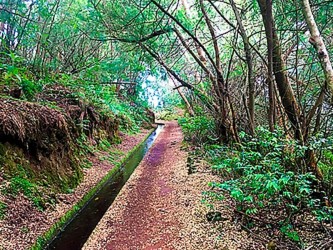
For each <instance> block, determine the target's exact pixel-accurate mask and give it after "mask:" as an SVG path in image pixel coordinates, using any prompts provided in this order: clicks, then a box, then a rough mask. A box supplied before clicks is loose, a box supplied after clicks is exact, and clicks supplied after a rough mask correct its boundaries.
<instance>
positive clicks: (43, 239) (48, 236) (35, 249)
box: [29, 127, 156, 250]
mask: <svg viewBox="0 0 333 250" xmlns="http://www.w3.org/2000/svg"><path fill="white" fill-rule="evenodd" d="M155 130H156V127H154V128H152V129H151V130H150V131H149V132H148V134H147V135H146V136H145V137H144V138H143V139H142V141H141V142H139V143H138V144H137V145H136V146H134V147H133V148H132V149H131V150H130V151H129V152H127V154H126V155H125V156H124V157H123V158H121V160H120V161H118V162H116V163H114V165H115V166H114V167H113V168H112V169H111V170H110V171H109V172H108V173H107V174H106V175H104V177H103V178H102V179H101V180H100V181H99V182H98V183H97V184H96V185H95V186H94V187H92V188H91V189H90V190H89V191H88V192H87V193H86V194H85V195H84V196H83V197H82V198H81V199H80V200H79V201H78V202H77V203H75V204H74V205H73V206H72V207H71V209H69V210H68V211H67V212H66V213H65V214H64V215H63V216H62V217H60V218H59V219H58V221H57V222H56V223H54V224H53V225H52V226H51V227H50V228H49V229H48V230H47V231H46V232H45V233H44V234H42V235H41V236H39V237H38V238H37V240H36V242H35V243H34V244H33V245H32V246H31V247H30V248H29V249H30V250H43V249H45V248H46V247H47V246H48V245H49V244H50V243H51V242H52V241H53V240H54V238H55V237H56V236H57V235H58V234H59V233H60V232H61V231H62V230H63V229H64V228H65V227H66V226H67V225H68V224H69V223H70V222H71V221H72V219H73V218H75V216H76V215H77V214H78V213H79V212H80V211H81V210H82V209H83V208H84V207H85V206H86V204H87V203H88V202H89V201H90V200H91V199H92V198H93V197H94V195H95V194H96V193H97V192H99V191H100V190H101V188H102V187H103V186H104V185H105V184H106V182H107V181H108V180H109V179H110V178H111V177H112V175H113V174H114V173H116V172H117V171H118V170H119V169H120V168H121V167H122V166H123V165H124V163H125V162H126V161H127V160H128V159H129V158H130V157H132V155H133V153H134V152H135V151H136V150H137V149H138V148H139V147H140V146H142V145H143V144H144V143H145V142H146V141H147V139H148V138H149V136H150V135H151V134H153V133H154V131H155Z"/></svg>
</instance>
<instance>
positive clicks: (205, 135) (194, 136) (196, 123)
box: [178, 115, 216, 145]
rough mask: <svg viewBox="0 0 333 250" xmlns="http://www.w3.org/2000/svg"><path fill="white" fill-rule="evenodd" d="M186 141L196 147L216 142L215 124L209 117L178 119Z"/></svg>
mask: <svg viewBox="0 0 333 250" xmlns="http://www.w3.org/2000/svg"><path fill="white" fill-rule="evenodd" d="M178 123H179V125H180V126H181V128H182V131H183V133H184V137H185V140H186V141H189V142H191V143H193V144H195V145H202V144H205V143H207V144H210V143H213V142H215V141H216V135H215V133H214V131H215V123H214V120H213V118H211V117H208V116H203V115H202V116H194V117H183V118H179V119H178Z"/></svg>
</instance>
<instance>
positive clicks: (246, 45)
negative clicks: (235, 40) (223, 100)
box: [230, 0, 255, 135]
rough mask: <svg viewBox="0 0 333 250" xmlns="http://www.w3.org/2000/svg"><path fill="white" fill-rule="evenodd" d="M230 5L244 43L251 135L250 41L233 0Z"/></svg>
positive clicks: (252, 97) (252, 87)
mask: <svg viewBox="0 0 333 250" xmlns="http://www.w3.org/2000/svg"><path fill="white" fill-rule="evenodd" d="M230 4H231V7H232V9H233V11H234V14H235V16H236V20H237V24H238V26H239V30H240V35H241V36H242V39H243V44H244V51H245V56H246V64H247V80H248V85H249V92H248V93H249V101H248V109H249V127H250V131H251V133H252V135H253V134H254V127H255V123H254V79H253V65H252V54H251V49H250V43H249V38H248V36H247V35H246V31H245V28H244V25H243V22H242V19H241V16H240V14H239V11H238V9H237V7H236V4H235V2H234V1H233V0H230Z"/></svg>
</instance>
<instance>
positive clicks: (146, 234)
mask: <svg viewBox="0 0 333 250" xmlns="http://www.w3.org/2000/svg"><path fill="white" fill-rule="evenodd" d="M182 140H183V136H182V133H181V129H180V127H179V126H178V124H177V122H167V123H166V125H165V127H164V129H163V130H162V132H161V133H160V135H159V136H158V138H157V140H156V142H155V144H154V145H153V147H152V148H151V150H150V151H149V152H148V154H147V155H146V157H145V158H144V160H143V161H142V162H141V164H140V165H139V166H138V168H137V169H136V170H135V172H134V173H133V175H132V177H131V178H130V179H129V181H128V182H127V183H126V185H125V186H124V187H123V189H122V190H121V192H120V193H119V195H118V197H117V199H116V200H115V201H114V203H113V205H112V206H111V207H110V208H109V210H108V211H107V213H106V214H105V215H104V217H103V219H102V220H101V221H100V223H99V225H98V226H97V227H96V229H95V231H94V232H93V234H92V236H91V237H90V239H89V240H88V242H87V243H86V245H85V249H97V248H98V249H174V247H175V244H177V241H178V240H179V231H180V228H181V226H180V221H179V219H178V218H177V215H178V214H179V211H178V210H179V206H178V204H177V203H178V202H179V200H178V198H179V196H177V193H178V189H179V187H178V186H179V185H182V183H179V178H177V176H178V177H180V179H182V178H181V175H182V173H181V171H180V172H179V171H178V169H179V168H183V169H185V165H186V159H187V154H186V152H184V151H182V150H181V149H180V146H181V142H182ZM183 174H184V173H183ZM185 174H186V173H185Z"/></svg>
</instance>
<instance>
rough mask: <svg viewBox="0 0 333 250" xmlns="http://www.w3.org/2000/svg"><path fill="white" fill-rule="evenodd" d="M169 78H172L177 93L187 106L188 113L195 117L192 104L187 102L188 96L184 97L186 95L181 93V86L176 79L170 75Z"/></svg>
mask: <svg viewBox="0 0 333 250" xmlns="http://www.w3.org/2000/svg"><path fill="white" fill-rule="evenodd" d="M169 77H170V78H171V80H172V82H173V84H174V85H175V88H176V89H177V92H178V94H179V96H180V97H181V98H182V99H183V101H184V102H185V105H186V109H187V111H188V113H189V114H190V116H194V110H193V108H192V106H191V104H190V102H189V101H188V100H187V98H186V96H185V95H184V93H183V92H182V91H181V89H180V88H179V86H177V84H176V81H175V79H174V77H173V76H172V75H171V74H169Z"/></svg>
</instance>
